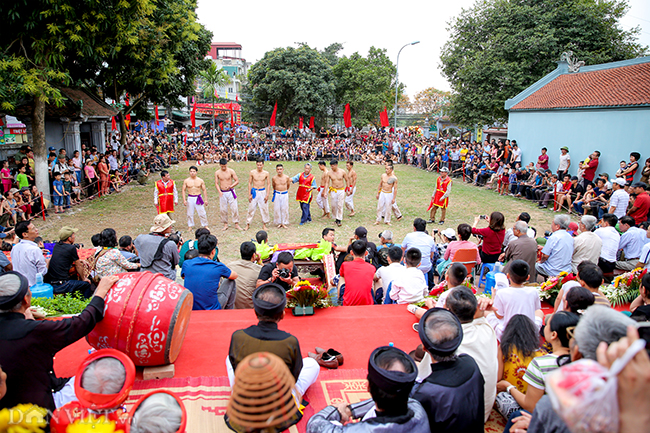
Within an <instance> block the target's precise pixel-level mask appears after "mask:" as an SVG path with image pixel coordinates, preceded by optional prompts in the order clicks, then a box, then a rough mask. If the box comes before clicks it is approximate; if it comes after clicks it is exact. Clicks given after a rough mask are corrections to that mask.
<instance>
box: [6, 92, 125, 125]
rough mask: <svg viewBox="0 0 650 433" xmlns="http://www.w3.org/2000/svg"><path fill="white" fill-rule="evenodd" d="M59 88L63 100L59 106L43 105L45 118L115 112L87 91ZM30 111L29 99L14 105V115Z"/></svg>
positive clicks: (25, 115)
mask: <svg viewBox="0 0 650 433" xmlns="http://www.w3.org/2000/svg"><path fill="white" fill-rule="evenodd" d="M59 90H60V91H61V94H62V95H63V96H64V98H65V100H64V102H63V104H62V105H61V106H60V107H57V106H56V105H55V104H47V105H46V106H45V117H46V118H57V117H68V118H70V119H76V118H79V117H81V115H84V116H87V117H105V118H110V117H112V116H115V115H116V114H117V111H115V110H114V109H113V108H112V107H111V106H110V105H108V104H107V103H105V102H104V101H102V100H101V99H100V98H99V97H97V96H95V95H93V94H91V93H90V92H89V91H86V90H82V89H72V88H68V87H62V88H60V89H59ZM79 101H82V104H79ZM31 111H32V102H31V101H30V102H27V103H25V104H23V105H20V106H18V107H16V115H17V116H20V117H29V116H31Z"/></svg>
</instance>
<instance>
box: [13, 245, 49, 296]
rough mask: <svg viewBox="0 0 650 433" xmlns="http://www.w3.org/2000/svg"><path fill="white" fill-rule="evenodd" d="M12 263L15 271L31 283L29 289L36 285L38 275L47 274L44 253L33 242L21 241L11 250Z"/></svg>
mask: <svg viewBox="0 0 650 433" xmlns="http://www.w3.org/2000/svg"><path fill="white" fill-rule="evenodd" d="M11 262H12V264H13V265H14V271H16V272H18V273H20V274H23V276H24V277H25V278H27V281H28V283H29V287H31V286H33V285H34V284H36V274H37V273H39V272H40V273H41V274H42V275H45V274H46V273H47V264H46V263H45V257H43V251H41V249H40V248H39V247H38V245H36V243H34V242H33V241H28V240H26V239H21V240H20V242H18V243H17V244H16V245H14V247H13V248H12V249H11Z"/></svg>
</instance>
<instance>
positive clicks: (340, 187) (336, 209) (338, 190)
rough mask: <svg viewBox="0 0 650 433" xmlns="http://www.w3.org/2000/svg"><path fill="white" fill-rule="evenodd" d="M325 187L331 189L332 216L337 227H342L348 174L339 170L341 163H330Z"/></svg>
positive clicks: (333, 161) (334, 161)
mask: <svg viewBox="0 0 650 433" xmlns="http://www.w3.org/2000/svg"><path fill="white" fill-rule="evenodd" d="M326 182H327V183H326V185H325V187H326V188H327V187H329V192H330V198H331V199H332V216H333V217H334V220H335V222H336V225H337V226H339V227H341V221H342V220H343V207H344V206H345V191H346V189H347V187H348V184H349V181H348V174H347V173H346V172H345V170H341V169H340V168H339V162H338V161H336V160H332V161H331V162H330V171H329V172H328V173H327V178H326Z"/></svg>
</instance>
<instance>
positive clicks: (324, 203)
mask: <svg viewBox="0 0 650 433" xmlns="http://www.w3.org/2000/svg"><path fill="white" fill-rule="evenodd" d="M318 169H319V170H320V171H322V174H321V176H320V186H319V187H318V191H317V193H316V204H317V205H318V207H319V208H321V209H323V215H321V218H325V217H328V218H329V216H330V201H329V195H328V194H327V173H329V170H327V164H325V161H320V162H319V163H318Z"/></svg>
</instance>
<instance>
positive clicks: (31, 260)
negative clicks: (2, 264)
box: [9, 221, 76, 287]
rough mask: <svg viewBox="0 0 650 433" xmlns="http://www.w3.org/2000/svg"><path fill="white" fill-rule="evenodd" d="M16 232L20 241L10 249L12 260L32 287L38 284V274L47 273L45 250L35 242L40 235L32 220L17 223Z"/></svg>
mask: <svg viewBox="0 0 650 433" xmlns="http://www.w3.org/2000/svg"><path fill="white" fill-rule="evenodd" d="M14 233H15V234H16V237H17V238H18V239H19V240H20V241H19V242H18V243H17V244H16V245H15V246H14V247H13V248H12V249H10V250H9V251H11V262H12V264H13V267H14V271H16V272H18V273H20V274H21V275H24V276H25V278H27V282H28V285H29V287H31V286H33V285H34V284H36V274H38V273H40V274H41V275H45V274H46V273H47V266H48V265H47V262H46V260H45V257H43V252H42V251H41V249H40V248H39V247H38V245H36V243H35V242H34V240H35V239H36V238H37V237H38V229H37V228H36V226H35V225H34V224H33V223H32V222H29V221H21V222H19V223H18V224H16V229H15V232H14ZM75 250H76V249H75ZM69 269H70V268H68V269H67V270H69ZM67 270H66V271H67Z"/></svg>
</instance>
